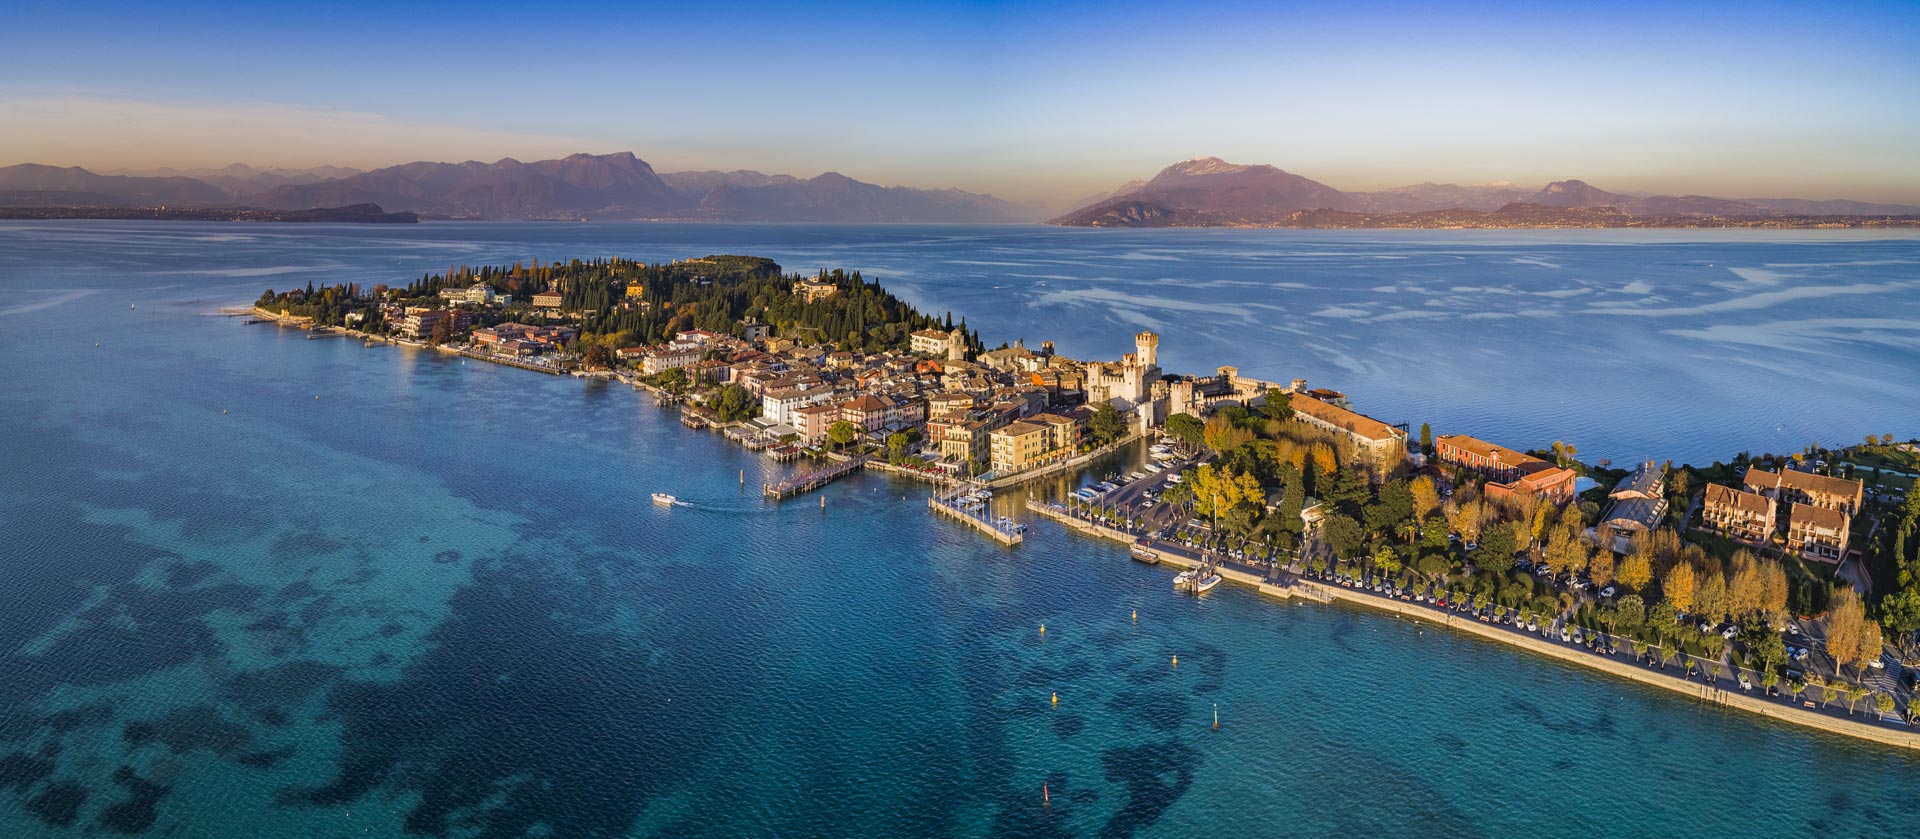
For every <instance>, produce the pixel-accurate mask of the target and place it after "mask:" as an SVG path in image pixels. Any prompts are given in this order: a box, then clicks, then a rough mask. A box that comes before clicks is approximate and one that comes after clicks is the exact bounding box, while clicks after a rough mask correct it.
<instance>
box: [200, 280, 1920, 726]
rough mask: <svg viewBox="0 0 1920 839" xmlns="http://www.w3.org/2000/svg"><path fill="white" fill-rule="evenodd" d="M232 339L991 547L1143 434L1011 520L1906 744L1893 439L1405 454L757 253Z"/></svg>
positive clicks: (291, 311) (1266, 388)
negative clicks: (604, 409) (725, 459)
mask: <svg viewBox="0 0 1920 839" xmlns="http://www.w3.org/2000/svg"><path fill="white" fill-rule="evenodd" d="M232 313H233V314H242V313H244V314H248V315H251V316H252V318H253V319H254V320H258V321H270V322H274V323H279V324H282V325H297V326H302V327H305V328H307V329H310V330H311V332H310V334H309V337H312V338H323V337H328V336H334V335H338V336H345V337H351V338H352V339H358V340H364V341H366V343H367V344H368V345H369V346H373V345H376V344H381V343H400V344H406V345H410V346H417V347H422V348H428V347H431V348H433V349H436V350H438V351H441V352H447V353H457V354H459V355H461V356H463V357H468V358H476V359H481V360H487V361H493V362H497V363H502V364H510V365H513V366H517V367H523V368H526V369H531V370H537V371H540V372H546V373H552V374H571V375H581V376H596V377H606V378H612V379H616V380H619V381H623V382H629V383H631V384H633V385H634V386H636V387H641V388H645V389H647V390H648V391H650V392H652V393H653V394H654V395H655V396H656V398H657V399H658V401H660V402H661V403H662V404H665V405H671V406H674V407H676V408H677V409H678V410H679V413H680V417H681V421H682V422H683V423H685V424H687V425H689V426H691V427H695V428H714V429H717V430H719V431H721V432H722V433H723V434H725V436H726V437H727V438H728V439H730V440H733V441H736V442H738V443H740V444H742V445H744V446H746V447H748V448H749V449H752V450H756V451H760V452H763V453H765V454H766V455H767V456H769V457H771V458H773V459H775V460H781V461H805V462H808V463H810V464H811V465H810V466H807V467H804V468H802V469H800V470H797V471H796V472H795V473H794V474H793V475H792V476H791V477H789V478H788V479H786V480H783V481H779V482H770V483H768V484H767V485H766V486H765V487H764V488H763V490H764V492H765V493H766V495H767V496H768V497H769V498H773V499H776V500H777V499H783V498H790V497H793V496H794V495H798V494H802V493H805V492H807V491H810V490H812V489H816V488H818V487H819V486H822V485H824V484H825V483H827V482H829V481H832V480H834V479H836V478H838V477H840V476H843V475H847V474H851V473H852V472H853V471H858V470H859V469H862V468H872V469H879V470H884V471H888V472H892V473H895V474H901V475H905V476H911V477H918V478H923V479H927V480H930V481H933V482H935V483H936V484H937V485H938V486H939V487H940V489H939V490H937V491H936V493H935V496H934V497H933V498H932V499H930V500H929V505H930V507H932V508H934V509H935V510H936V511H939V512H942V513H945V514H948V515H950V516H952V517H954V518H956V519H957V520H959V521H962V522H965V523H967V524H969V525H970V526H972V527H974V528H975V529H978V530H980V531H982V532H983V533H985V534H987V535H989V536H991V537H993V538H995V539H996V540H998V541H1000V542H1002V543H1006V544H1017V543H1018V542H1019V541H1021V538H1022V536H1021V534H1022V533H1023V532H1024V530H1025V525H1023V524H1021V523H1019V522H1016V521H1013V520H1012V519H1011V517H1009V516H1006V515H1001V516H999V517H998V518H994V517H992V516H990V514H989V513H988V512H987V499H989V498H991V497H992V492H993V490H994V489H998V488H1005V487H1012V486H1017V485H1021V484H1030V483H1031V482H1032V481H1033V480H1034V479H1035V478H1037V477H1041V476H1046V475H1054V474H1076V475H1077V474H1079V473H1080V472H1081V471H1083V470H1084V469H1085V468H1087V467H1088V466H1089V465H1090V464H1096V463H1105V462H1110V459H1109V460H1103V459H1102V458H1105V457H1106V456H1107V455H1110V454H1112V453H1114V452H1116V451H1117V450H1119V449H1120V448H1121V447H1123V446H1127V445H1129V444H1132V443H1134V441H1139V440H1143V439H1146V440H1152V439H1153V438H1156V437H1157V438H1158V439H1159V442H1158V443H1157V444H1154V445H1152V448H1151V455H1152V457H1151V458H1150V460H1149V462H1148V463H1147V464H1146V465H1144V466H1143V467H1142V468H1140V469H1137V470H1133V471H1132V472H1131V473H1130V474H1126V475H1121V474H1118V473H1115V474H1112V475H1109V476H1105V478H1106V479H1105V480H1099V481H1098V482H1096V483H1093V484H1091V485H1089V486H1086V487H1081V488H1079V489H1076V490H1074V491H1073V492H1072V493H1070V494H1065V495H1062V496H1060V497H1057V498H1051V499H1038V498H1034V499H1030V500H1029V502H1028V504H1027V505H1026V509H1027V510H1029V511H1031V512H1034V513H1036V514H1039V515H1043V516H1047V517H1049V518H1053V519H1056V520H1058V521H1061V522H1062V523H1064V524H1066V525H1067V526H1069V527H1072V528H1074V529H1076V530H1079V531H1082V532H1085V533H1089V534H1091V535H1095V536H1100V537H1106V538H1112V539H1114V540H1116V541H1119V542H1121V543H1124V544H1126V545H1128V546H1129V553H1130V555H1131V556H1133V557H1134V558H1135V559H1139V560H1141V561H1145V562H1154V563H1158V562H1166V563H1169V564H1174V565H1181V566H1188V567H1189V570H1188V571H1183V572H1182V573H1181V575H1180V577H1178V578H1176V584H1177V585H1180V586H1182V587H1183V588H1185V589H1186V590H1188V591H1192V592H1204V591H1206V590H1207V589H1208V588H1211V587H1212V585H1213V584H1214V583H1216V582H1218V580H1219V579H1221V578H1225V579H1230V580H1235V581H1239V582H1245V583H1249V584H1253V585H1256V586H1258V587H1259V588H1260V590H1261V591H1263V592H1267V593H1270V594H1274V595H1276V596H1280V597H1307V598H1309V599H1314V600H1333V599H1339V600H1344V601H1349V602H1355V603H1359V604H1362V605H1368V606H1372V607H1376V608H1382V609H1386V610H1389V611H1392V612H1395V613H1397V614H1401V615H1404V616H1408V617H1411V618H1413V619H1417V620H1432V621H1434V622H1437V623H1445V624H1448V625H1453V626H1460V627H1463V628H1465V629H1468V630H1470V631H1472V632H1474V633H1476V634H1479V635H1482V636H1484V637H1488V638H1492V639H1494V640H1500V641H1504V642H1507V643H1510V644H1513V645H1515V646H1520V647H1523V648H1527V649H1531V650H1534V651H1536V652H1542V653H1544V654H1547V655H1552V656H1554V657H1557V658H1561V659H1563V660H1568V661H1572V662H1575V663H1580V664H1583V665H1585V666H1589V667H1592V668H1594V669H1599V670H1603V671H1607V672H1611V673H1614V674H1616V675H1622V676H1625V677H1627V678H1632V679H1635V680H1637V681H1641V682H1643V683H1646V684H1650V685H1654V686H1658V687H1663V688H1666V689H1671V690H1678V691H1681V692H1684V693H1688V694H1690V695H1696V696H1699V697H1700V698H1702V699H1705V700H1708V701H1712V702H1714V703H1716V704H1721V705H1724V706H1727V707H1736V708H1741V709H1743V710H1749V711H1753V712H1756V713H1760V714H1763V715H1766V716H1770V717H1774V718H1777V719H1781V720H1784V721H1787V722H1792V723H1796V724H1801V725H1807V726H1813V727H1817V728H1821V729H1824V730H1827V731H1832V732H1835V733H1840V734H1845V735H1848V736H1855V737H1861V738H1865V739H1871V740H1875V741H1878V742H1882V743H1887V744H1891V745H1897V746H1903V747H1909V748H1920V736H1916V735H1915V734H1914V733H1912V731H1911V729H1910V728H1909V725H1910V723H1911V722H1912V721H1913V718H1914V716H1915V715H1916V714H1920V703H1915V702H1914V685H1913V680H1912V675H1911V674H1912V666H1913V665H1914V664H1915V663H1917V662H1920V644H1917V643H1916V641H1917V640H1920V639H1916V634H1915V633H1916V631H1920V493H1914V492H1913V482H1914V480H1915V479H1916V477H1920V442H1916V441H1914V440H1906V441H1896V440H1895V439H1894V437H1893V435H1891V434H1887V435H1872V436H1869V437H1868V438H1867V440H1866V441H1865V442H1864V443H1862V444H1860V445H1855V446H1848V447H1844V448H1831V447H1818V446H1810V447H1808V448H1807V449H1806V450H1803V451H1800V452H1793V453H1788V454H1760V455H1757V456H1756V455H1751V454H1749V453H1739V454H1737V455H1735V456H1733V457H1732V458H1731V459H1730V461H1729V462H1726V463H1721V462H1715V463H1713V464H1711V465H1709V466H1704V467H1697V466H1691V465H1681V466H1674V465H1673V464H1671V463H1665V464H1662V463H1658V462H1655V461H1646V462H1641V463H1637V464H1633V465H1631V466H1630V467H1627V468H1615V467H1614V466H1613V465H1612V464H1610V463H1608V462H1606V461H1601V462H1599V463H1585V462H1582V461H1581V460H1579V459H1578V451H1577V448H1576V447H1575V446H1573V445H1569V444H1566V443H1564V442H1560V441H1555V442H1553V443H1552V444H1551V445H1550V446H1545V447H1541V448H1537V449H1533V450H1527V451H1521V450H1515V449H1510V448H1507V447H1504V446H1501V445H1498V444H1495V443H1491V442H1487V441H1484V440H1481V439H1478V438H1475V437H1473V436H1470V435H1467V434H1442V435H1438V436H1435V435H1434V434H1433V432H1432V430H1431V428H1430V427H1428V426H1427V425H1425V424H1422V425H1420V426H1419V427H1418V430H1417V432H1416V431H1415V429H1414V428H1413V426H1411V425H1410V424H1408V423H1389V422H1386V421H1383V420H1379V419H1375V418H1373V417H1370V416H1367V415H1365V414H1362V413H1359V412H1358V411H1356V410H1355V409H1354V407H1353V405H1352V403H1351V401H1350V400H1349V399H1348V397H1347V396H1346V394H1343V393H1340V392H1337V391H1332V390H1327V389H1323V388H1309V387H1308V385H1307V383H1306V382H1305V381H1304V380H1300V379H1293V380H1290V381H1285V382H1280V381H1264V380H1260V379H1256V378H1252V377H1249V376H1245V375H1242V374H1241V372H1240V371H1239V370H1238V369H1237V368H1234V367H1231V366H1222V367H1219V368H1217V369H1216V370H1214V371H1213V372H1212V373H1210V374H1205V375H1186V374H1175V373H1169V372H1167V371H1165V370H1163V369H1162V368H1161V367H1160V366H1159V362H1158V355H1159V346H1160V340H1161V339H1160V336H1159V335H1157V334H1155V333H1153V332H1141V333H1139V334H1138V335H1136V336H1135V338H1134V351H1133V352H1131V353H1127V354H1126V355H1124V356H1123V357H1122V358H1120V359H1118V360H1083V359H1075V358H1070V357H1067V356H1065V355H1062V354H1060V353H1059V352H1057V350H1056V348H1055V347H1054V345H1053V344H1052V343H1051V342H1042V343H1040V344H1039V345H1038V346H1037V347H1028V346H1026V345H1025V344H1024V342H1018V341H1016V342H1014V343H1011V344H1000V345H998V346H995V347H992V348H989V347H988V346H987V345H986V344H985V343H984V342H983V341H982V340H981V339H980V336H979V334H978V333H977V332H976V331H974V330H972V329H970V328H968V326H967V324H966V321H965V319H964V318H961V319H960V320H959V321H958V322H956V321H955V320H954V318H953V315H952V314H951V313H947V314H944V315H935V314H932V313H928V312H922V311H920V310H918V309H916V308H915V307H913V306H911V305H908V304H907V303H905V302H903V301H901V300H900V299H898V298H897V297H895V296H894V295H892V294H891V293H890V292H888V291H887V290H886V289H884V288H883V287H882V286H881V285H880V284H879V283H877V282H873V281H869V280H867V279H865V278H864V277H862V276H861V274H860V273H859V272H858V271H853V272H848V271H844V270H834V271H822V272H820V273H818V274H816V275H813V276H801V275H794V274H787V273H785V272H783V271H782V270H781V268H780V266H779V265H777V264H775V263H773V262H772V261H770V260H766V259H762V258H757V257H748V256H708V257H704V258H699V259H687V260H681V261H677V262H671V263H644V262H640V261H635V260H626V259H595V260H572V261H568V262H544V261H540V260H532V261H527V262H520V263H515V264H513V265H511V266H481V267H469V266H453V267H449V268H448V269H447V270H446V271H444V272H441V273H437V274H428V275H425V276H422V277H420V278H419V279H417V280H414V281H412V282H409V283H407V284H406V285H404V286H387V285H384V284H375V285H361V284H340V285H334V286H325V287H314V286H313V285H311V284H309V285H308V286H306V287H305V288H300V289H291V290H282V291H273V290H269V291H267V292H265V293H263V294H262V295H261V296H260V298H259V299H258V300H257V301H255V304H254V306H252V307H251V308H248V309H242V310H235V311H234V312H232ZM1122 468H1123V469H1124V468H1126V467H1122ZM1095 477H1096V478H1098V477H1102V476H1095ZM744 481H745V476H744V473H743V475H742V482H743V484H744ZM655 501H656V503H665V504H673V503H677V500H676V499H674V498H673V497H672V496H670V495H666V496H656V498H655Z"/></svg>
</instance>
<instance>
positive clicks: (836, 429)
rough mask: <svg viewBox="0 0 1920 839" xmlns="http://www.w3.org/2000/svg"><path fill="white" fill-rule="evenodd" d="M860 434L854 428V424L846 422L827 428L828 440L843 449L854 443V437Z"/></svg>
mask: <svg viewBox="0 0 1920 839" xmlns="http://www.w3.org/2000/svg"><path fill="white" fill-rule="evenodd" d="M859 433H860V432H859V430H858V429H855V428H854V427H853V423H850V422H847V421H846V420H839V421H836V422H835V423H834V424H832V425H829V426H827V439H829V440H832V441H833V444H834V445H836V446H839V447H841V448H846V445H847V444H848V443H851V442H853V439H854V437H856V436H858V435H859Z"/></svg>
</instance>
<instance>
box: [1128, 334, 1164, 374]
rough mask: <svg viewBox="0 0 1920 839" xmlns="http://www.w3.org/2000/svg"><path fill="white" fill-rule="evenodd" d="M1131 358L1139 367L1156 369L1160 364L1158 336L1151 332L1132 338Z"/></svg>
mask: <svg viewBox="0 0 1920 839" xmlns="http://www.w3.org/2000/svg"><path fill="white" fill-rule="evenodd" d="M1133 357H1134V358H1135V359H1136V360H1138V361H1139V363H1140V366H1141V367H1157V366H1159V364H1160V336H1158V335H1155V334H1153V332H1152V331H1147V332H1142V333H1140V334H1138V335H1135V336H1133Z"/></svg>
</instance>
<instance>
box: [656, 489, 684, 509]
mask: <svg viewBox="0 0 1920 839" xmlns="http://www.w3.org/2000/svg"><path fill="white" fill-rule="evenodd" d="M653 503H655V504H658V505H660V506H662V507H671V506H673V505H675V504H678V503H680V499H678V498H675V497H673V496H671V495H668V494H666V493H664V492H656V493H654V494H653Z"/></svg>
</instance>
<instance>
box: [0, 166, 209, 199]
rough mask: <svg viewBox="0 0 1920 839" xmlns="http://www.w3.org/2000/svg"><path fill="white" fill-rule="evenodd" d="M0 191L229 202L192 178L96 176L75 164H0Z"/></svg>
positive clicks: (103, 197) (95, 197) (108, 197)
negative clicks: (1, 165) (0, 165)
mask: <svg viewBox="0 0 1920 839" xmlns="http://www.w3.org/2000/svg"><path fill="white" fill-rule="evenodd" d="M0 191H6V192H38V193H53V192H66V193H85V194H87V195H89V196H94V198H93V200H96V201H98V200H101V199H110V200H112V201H115V202H118V203H122V204H142V205H163V204H164V205H179V206H190V207H211V206H217V205H220V204H225V203H229V202H230V201H231V199H230V198H229V197H228V195H227V194H226V193H224V192H221V191H220V190H218V189H216V188H214V187H213V186H211V185H209V184H207V183H205V182H202V181H198V180H194V179H193V178H182V177H170V178H139V177H131V176H127V175H97V174H94V173H92V172H89V171H87V170H85V169H82V168H80V167H78V166H42V165H40V164H38V163H22V164H20V165H18V166H6V167H0Z"/></svg>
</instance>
